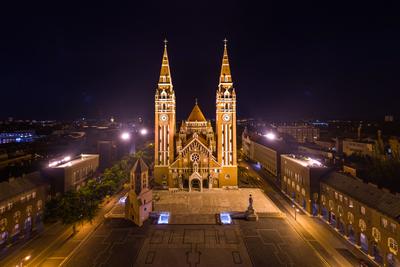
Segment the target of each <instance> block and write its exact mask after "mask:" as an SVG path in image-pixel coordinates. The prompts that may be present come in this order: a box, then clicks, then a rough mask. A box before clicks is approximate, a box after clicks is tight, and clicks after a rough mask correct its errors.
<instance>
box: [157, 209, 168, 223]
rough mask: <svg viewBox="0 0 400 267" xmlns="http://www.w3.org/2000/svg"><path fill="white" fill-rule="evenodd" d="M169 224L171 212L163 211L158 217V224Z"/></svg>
mask: <svg viewBox="0 0 400 267" xmlns="http://www.w3.org/2000/svg"><path fill="white" fill-rule="evenodd" d="M168 223H169V212H166V211H163V212H161V213H160V217H158V221H157V224H168Z"/></svg>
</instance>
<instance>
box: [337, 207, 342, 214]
mask: <svg viewBox="0 0 400 267" xmlns="http://www.w3.org/2000/svg"><path fill="white" fill-rule="evenodd" d="M337 210H338V212H339V215H342V214H343V208H342V206H340V205H338V206H337Z"/></svg>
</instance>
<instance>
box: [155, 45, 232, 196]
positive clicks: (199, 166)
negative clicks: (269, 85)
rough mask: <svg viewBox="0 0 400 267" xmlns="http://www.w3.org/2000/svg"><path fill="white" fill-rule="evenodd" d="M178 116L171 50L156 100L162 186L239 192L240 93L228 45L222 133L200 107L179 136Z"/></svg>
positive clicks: (219, 114)
mask: <svg viewBox="0 0 400 267" xmlns="http://www.w3.org/2000/svg"><path fill="white" fill-rule="evenodd" d="M175 112H176V102H175V91H174V90H173V85H172V79H171V72H170V68H169V61H168V55H167V46H166V45H165V47H164V55H163V59H162V65H161V72H160V78H159V82H158V87H157V89H156V94H155V141H154V143H155V166H154V178H155V181H156V183H158V184H160V185H163V186H166V187H172V188H188V189H189V191H190V190H192V189H196V190H200V191H202V190H203V188H212V187H225V186H237V158H236V93H235V89H234V87H233V82H232V76H231V71H230V66H229V59H228V51H227V45H226V41H225V45H224V54H223V58H222V66H221V73H220V78H219V85H218V88H217V92H216V131H215V132H214V129H213V127H212V125H211V121H207V120H206V118H205V117H204V115H203V113H202V111H201V109H200V106H199V105H198V103H197V101H196V103H195V106H194V107H193V110H192V112H191V113H190V115H189V117H188V119H187V120H185V121H183V122H182V124H181V125H180V128H179V130H178V129H177V127H176V115H175V114H176V113H175Z"/></svg>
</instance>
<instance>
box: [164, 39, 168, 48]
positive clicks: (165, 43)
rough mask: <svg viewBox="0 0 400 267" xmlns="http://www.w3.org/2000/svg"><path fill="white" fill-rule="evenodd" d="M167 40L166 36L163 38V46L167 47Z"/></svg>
mask: <svg viewBox="0 0 400 267" xmlns="http://www.w3.org/2000/svg"><path fill="white" fill-rule="evenodd" d="M167 43H168V40H167V38H165V39H164V47H167Z"/></svg>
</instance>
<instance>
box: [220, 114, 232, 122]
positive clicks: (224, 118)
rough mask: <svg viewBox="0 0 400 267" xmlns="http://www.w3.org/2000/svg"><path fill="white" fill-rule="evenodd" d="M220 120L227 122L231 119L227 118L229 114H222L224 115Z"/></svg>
mask: <svg viewBox="0 0 400 267" xmlns="http://www.w3.org/2000/svg"><path fill="white" fill-rule="evenodd" d="M222 119H223V120H224V121H229V120H230V119H231V116H229V114H224V115H223V116H222Z"/></svg>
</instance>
